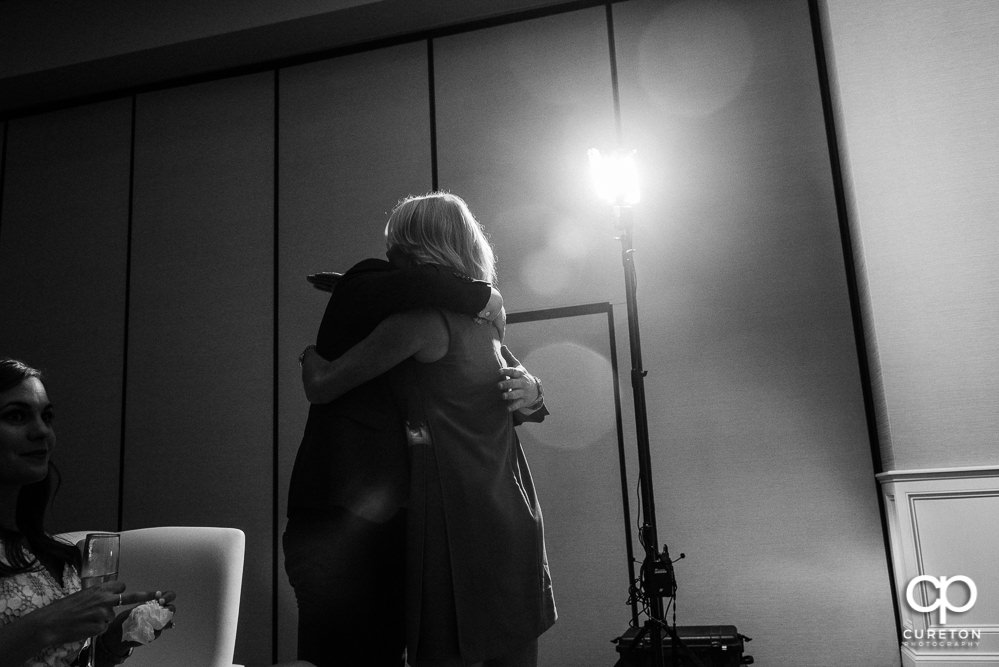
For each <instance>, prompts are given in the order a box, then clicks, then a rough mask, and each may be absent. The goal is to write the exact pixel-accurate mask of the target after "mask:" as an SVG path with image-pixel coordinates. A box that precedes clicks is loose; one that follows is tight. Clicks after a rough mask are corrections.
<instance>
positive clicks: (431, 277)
mask: <svg viewBox="0 0 999 667" xmlns="http://www.w3.org/2000/svg"><path fill="white" fill-rule="evenodd" d="M338 289H339V288H338ZM350 289H351V297H352V298H351V300H352V301H354V303H355V304H357V306H358V307H359V308H361V309H363V310H364V311H366V314H367V317H368V318H370V319H373V320H377V321H381V320H383V319H385V318H386V317H388V316H389V315H393V314H395V313H401V312H403V311H406V310H413V309H416V308H446V309H447V310H452V311H455V312H458V313H464V314H467V315H475V314H476V313H478V312H479V311H481V310H482V309H483V308H485V307H486V304H487V303H488V302H489V296H490V294H491V291H492V289H491V286H490V284H489V283H487V282H484V281H481V280H474V279H472V278H469V277H468V276H463V275H461V274H459V273H457V272H454V271H451V270H450V269H447V268H444V267H439V266H435V265H432V264H423V265H420V266H414V267H412V268H405V269H392V270H387V271H371V272H365V273H362V274H359V275H357V276H356V277H354V278H353V279H352V280H351V285H350Z"/></svg>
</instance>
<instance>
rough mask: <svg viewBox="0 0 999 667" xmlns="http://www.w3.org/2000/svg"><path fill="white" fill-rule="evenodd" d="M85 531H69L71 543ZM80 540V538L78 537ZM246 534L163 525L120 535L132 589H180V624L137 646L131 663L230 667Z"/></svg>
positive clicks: (124, 577) (123, 577) (122, 570)
mask: <svg viewBox="0 0 999 667" xmlns="http://www.w3.org/2000/svg"><path fill="white" fill-rule="evenodd" d="M84 535H85V533H72V534H64V535H63V537H64V538H66V537H68V538H69V539H70V540H71V541H77V540H79V539H82V537H83V536H84ZM73 538H76V539H73ZM245 547H246V537H245V535H244V534H243V531H241V530H238V529H236V528H208V527H190V526H162V527H155V528H139V529H136V530H126V531H123V532H122V533H121V546H120V551H121V562H120V563H119V567H118V578H119V580H120V581H123V582H125V583H126V584H128V590H131V591H142V590H151V591H155V590H163V591H166V590H172V591H175V592H176V593H177V599H176V601H175V606H176V608H177V616H176V627H174V628H171V629H169V630H167V631H165V632H164V633H163V636H162V637H160V638H159V639H158V640H156V641H154V642H153V643H152V644H149V645H147V646H142V647H140V648H137V649H136V650H135V653H134V655H133V656H132V657H131V658H130V659H129V661H128V664H129V665H131V666H132V667H178V666H179V665H184V666H185V667H188V666H189V667H231V666H232V664H233V663H232V660H233V653H234V651H235V646H236V625H237V621H238V619H239V596H240V590H241V588H242V583H243V555H244V552H245Z"/></svg>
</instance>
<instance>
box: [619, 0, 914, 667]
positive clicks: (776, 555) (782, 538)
mask: <svg viewBox="0 0 999 667" xmlns="http://www.w3.org/2000/svg"><path fill="white" fill-rule="evenodd" d="M614 15H615V26H616V36H617V43H618V44H619V51H618V54H619V65H620V75H621V103H622V115H623V122H624V131H625V136H626V140H627V142H628V143H629V144H630V145H634V146H638V147H639V150H640V153H641V155H643V156H644V161H643V165H642V166H643V174H648V175H649V176H648V179H647V180H646V184H645V194H646V196H645V197H644V198H643V202H642V204H641V205H640V206H639V207H638V208H637V209H636V218H637V220H636V225H637V226H638V230H637V231H636V236H637V237H638V247H639V251H640V252H641V253H642V254H641V255H640V258H641V259H640V264H639V286H640V287H639V289H640V299H641V305H642V308H643V323H645V324H649V325H651V326H646V327H645V328H644V329H643V334H644V335H643V343H644V346H645V353H646V366H647V367H648V368H650V369H651V370H650V374H649V378H648V382H647V389H648V394H649V401H650V431H651V436H652V439H653V443H654V444H653V465H654V467H655V468H656V471H657V472H656V480H657V483H658V486H657V488H656V491H657V500H658V501H659V504H660V507H661V509H662V511H661V512H660V515H659V516H660V524H661V530H660V535H661V536H662V537H663V538H664V539H665V540H667V541H669V542H670V546H671V550H672V552H673V553H674V554H675V553H677V552H680V551H682V552H685V553H686V554H687V559H686V560H685V561H684V562H683V563H681V564H679V565H678V566H677V573H678V577H679V578H680V581H679V586H680V594H679V596H680V597H679V601H678V602H679V612H678V618H679V620H680V623H681V624H699V623H722V622H724V623H734V624H735V625H736V626H737V627H738V628H739V629H740V630H741V631H742V632H744V633H745V634H747V635H749V636H751V637H753V638H754V641H753V643H752V644H751V645H750V650H751V652H752V654H753V655H754V657H756V660H757V662H759V663H761V664H778V665H790V664H794V665H809V664H812V665H814V664H837V665H858V666H860V665H863V666H865V667H867V666H870V665H894V664H897V663H898V659H899V658H898V646H897V642H896V636H895V630H894V623H893V609H892V601H891V593H890V581H889V577H888V573H887V562H886V555H885V549H884V542H883V538H882V533H881V521H880V516H879V510H878V499H877V495H876V486H875V483H874V477H873V473H874V468H873V462H872V454H871V449H870V443H869V439H868V435H867V426H866V420H865V414H864V405H863V396H862V391H861V384H860V377H859V366H858V360H857V353H856V348H855V344H854V338H853V329H852V323H851V311H850V304H849V300H848V292H847V283H846V276H845V269H844V263H843V257H842V248H841V241H840V237H839V229H838V221H837V214H836V208H835V201H834V196H833V188H832V185H833V181H832V175H831V173H830V167H829V154H828V148H827V145H826V139H825V128H824V124H823V115H822V107H821V101H820V95H819V87H818V82H817V78H816V65H815V56H814V46H813V43H812V40H811V29H810V21H809V13H808V6H807V3H803V2H801V3H789V2H779V1H773V2H767V1H760V2H753V3H743V2H735V1H733V2H690V1H681V2H669V3H661V2H645V1H636V2H627V3H621V4H620V5H615V6H614ZM843 581H850V582H851V585H850V586H843V585H842V582H843ZM857 637H864V647H863V649H862V650H859V651H858V648H857V645H856V642H855V639H856V638H857ZM817 647H821V650H819V649H818V648H817Z"/></svg>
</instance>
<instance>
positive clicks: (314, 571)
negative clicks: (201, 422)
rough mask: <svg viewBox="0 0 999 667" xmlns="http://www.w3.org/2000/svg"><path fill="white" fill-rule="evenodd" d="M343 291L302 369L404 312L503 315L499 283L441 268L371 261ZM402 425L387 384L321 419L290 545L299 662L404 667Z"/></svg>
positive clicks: (332, 406) (293, 510)
mask: <svg viewBox="0 0 999 667" xmlns="http://www.w3.org/2000/svg"><path fill="white" fill-rule="evenodd" d="M390 259H391V256H390ZM327 275H328V274H327ZM332 291H333V294H332V296H331V297H330V300H329V303H328V305H327V307H326V312H325V314H324V315H323V319H322V323H321V324H320V326H319V332H318V334H317V337H316V343H315V345H311V346H309V347H308V348H306V351H305V352H303V353H302V358H300V361H302V360H303V359H304V360H305V361H306V366H305V367H303V371H304V370H305V368H306V367H307V366H308V361H309V357H310V356H311V355H316V356H317V357H322V358H325V359H336V358H337V357H339V356H340V355H341V354H343V353H344V352H345V351H346V350H348V349H349V348H350V347H351V346H353V345H354V344H356V343H358V342H360V341H361V340H363V339H364V338H365V337H366V336H367V335H368V334H370V333H371V331H372V330H373V329H374V328H375V326H376V325H378V324H379V323H380V322H381V321H382V320H384V319H385V318H386V317H388V316H389V315H391V314H393V313H399V312H403V311H407V310H411V309H414V308H426V307H440V308H449V309H451V310H454V311H456V312H461V313H466V314H469V315H475V316H478V317H480V318H482V319H484V320H489V319H493V318H495V317H497V316H501V313H502V296H501V295H500V294H499V292H497V291H496V290H495V289H493V288H492V286H491V285H490V284H489V283H487V282H484V281H480V280H474V279H472V278H469V277H467V276H464V275H461V274H459V273H457V272H455V271H453V270H451V269H447V268H443V267H439V266H434V265H422V266H409V267H405V268H398V267H396V266H394V265H393V264H392V263H391V262H387V261H384V260H379V259H366V260H364V261H362V262H360V263H358V264H357V265H355V266H354V267H353V268H351V269H350V270H349V271H347V272H346V273H345V274H344V275H343V276H342V277H339V279H338V280H336V284H335V287H334V288H332ZM402 423H403V417H402V412H401V407H400V406H399V405H397V403H396V400H395V399H393V397H392V394H391V392H390V391H389V388H388V386H387V384H386V382H385V380H384V378H380V377H379V378H375V379H374V380H371V381H369V382H366V383H364V384H362V385H361V386H359V387H357V388H356V389H354V390H352V391H350V392H348V393H346V394H345V395H343V396H342V397H340V398H338V399H337V400H334V401H332V402H329V403H324V404H317V403H313V404H312V405H311V406H310V408H309V416H308V420H307V422H306V426H305V434H304V436H303V438H302V443H301V445H300V447H299V450H298V454H297V456H296V459H295V465H294V469H293V471H292V476H291V486H290V490H289V497H288V524H287V528H286V531H285V533H284V536H283V546H284V554H285V570H286V572H287V574H288V579H289V581H290V582H291V585H292V587H293V588H294V590H295V596H296V598H297V601H298V612H299V619H298V658H299V659H300V660H307V661H309V662H312V663H314V664H316V665H317V666H318V667H326V666H328V665H345V666H350V667H355V666H360V665H364V666H366V667H368V666H370V667H380V666H382V665H384V666H386V667H389V666H391V667H399V666H401V665H403V664H404V658H403V655H404V648H405V631H404V609H403V585H404V574H403V573H404V565H403V562H404V560H403V550H404V548H405V511H404V504H405V501H406V497H407V492H408V481H409V480H408V463H407V459H406V439H405V434H404V431H403V427H402Z"/></svg>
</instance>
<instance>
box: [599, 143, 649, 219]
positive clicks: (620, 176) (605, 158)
mask: <svg viewBox="0 0 999 667" xmlns="http://www.w3.org/2000/svg"><path fill="white" fill-rule="evenodd" d="M587 154H588V155H589V156H590V175H591V176H592V177H593V185H594V187H595V188H596V191H597V196H598V197H600V198H601V199H603V200H604V201H605V202H607V203H608V204H611V205H613V206H633V205H635V204H637V203H638V200H639V199H640V198H641V197H640V194H639V190H638V167H637V166H636V165H635V151H633V150H631V151H614V152H613V153H609V154H604V153H601V152H600V149H598V148H591V149H590V150H589V151H588V152H587Z"/></svg>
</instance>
